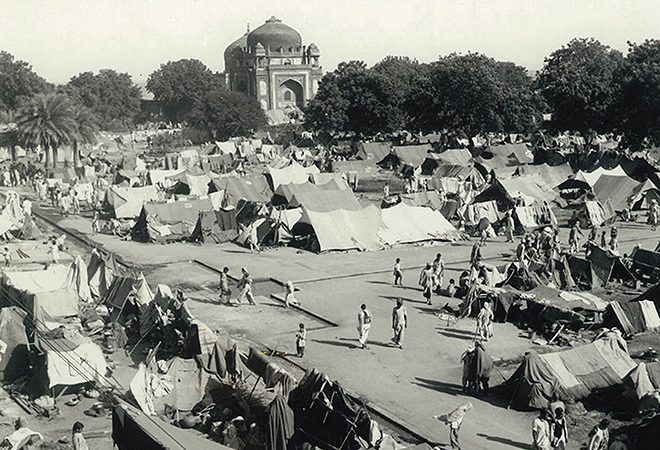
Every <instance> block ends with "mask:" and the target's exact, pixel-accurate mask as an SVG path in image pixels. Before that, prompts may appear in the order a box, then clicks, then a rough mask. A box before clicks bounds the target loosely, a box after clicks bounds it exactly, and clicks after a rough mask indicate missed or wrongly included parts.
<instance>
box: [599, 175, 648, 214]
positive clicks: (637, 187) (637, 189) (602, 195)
mask: <svg viewBox="0 0 660 450" xmlns="http://www.w3.org/2000/svg"><path fill="white" fill-rule="evenodd" d="M644 188H645V183H640V182H639V181H635V180H633V179H632V178H630V177H628V176H627V175H626V176H623V177H621V176H612V175H602V176H600V178H598V181H596V183H595V184H594V185H593V191H594V194H595V195H596V198H597V199H599V200H600V201H601V202H604V201H606V200H608V199H609V201H610V203H611V204H612V208H613V209H614V210H615V211H623V210H624V209H626V208H628V209H630V208H632V206H633V205H634V204H635V203H637V202H638V201H639V200H640V199H641V196H642V194H643V192H644Z"/></svg>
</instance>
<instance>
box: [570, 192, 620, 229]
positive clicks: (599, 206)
mask: <svg viewBox="0 0 660 450" xmlns="http://www.w3.org/2000/svg"><path fill="white" fill-rule="evenodd" d="M578 217H579V218H580V225H581V226H582V228H585V229H586V228H588V227H590V226H597V227H602V226H603V225H607V224H609V223H611V222H612V221H614V219H615V218H616V213H615V212H614V208H612V203H611V202H610V199H606V200H605V201H604V202H602V203H601V202H600V201H598V200H588V201H585V202H584V207H583V208H582V210H581V211H580V212H579V214H578Z"/></svg>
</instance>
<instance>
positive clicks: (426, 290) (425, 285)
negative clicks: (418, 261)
mask: <svg viewBox="0 0 660 450" xmlns="http://www.w3.org/2000/svg"><path fill="white" fill-rule="evenodd" d="M419 285H420V286H421V287H422V295H423V296H424V298H425V299H426V304H427V305H430V304H431V294H432V293H433V268H432V267H431V264H430V263H426V266H425V267H424V269H422V272H421V273H420V274H419Z"/></svg>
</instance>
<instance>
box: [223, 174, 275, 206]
mask: <svg viewBox="0 0 660 450" xmlns="http://www.w3.org/2000/svg"><path fill="white" fill-rule="evenodd" d="M212 182H213V184H214V185H215V186H216V189H218V190H224V191H225V199H224V203H225V204H227V205H232V206H236V205H238V201H239V200H241V199H243V200H247V201H249V202H256V203H268V202H270V200H271V197H272V196H273V191H272V190H271V189H270V186H269V185H268V181H266V177H264V176H263V175H255V176H251V177H241V178H238V177H225V178H217V179H214V180H212Z"/></svg>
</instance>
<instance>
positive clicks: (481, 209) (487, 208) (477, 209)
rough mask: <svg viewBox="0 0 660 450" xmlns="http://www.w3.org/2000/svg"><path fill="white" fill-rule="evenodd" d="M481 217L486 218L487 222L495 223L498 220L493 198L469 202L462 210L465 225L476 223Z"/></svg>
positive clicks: (498, 216)
mask: <svg viewBox="0 0 660 450" xmlns="http://www.w3.org/2000/svg"><path fill="white" fill-rule="evenodd" d="M482 218H486V219H488V222H489V223H495V222H497V221H498V220H500V213H499V211H498V209H497V203H496V202H495V200H489V201H485V202H479V203H471V204H469V205H467V206H466V208H465V211H464V212H463V219H464V220H465V224H466V225H476V224H478V223H479V222H480V221H481V219H482Z"/></svg>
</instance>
